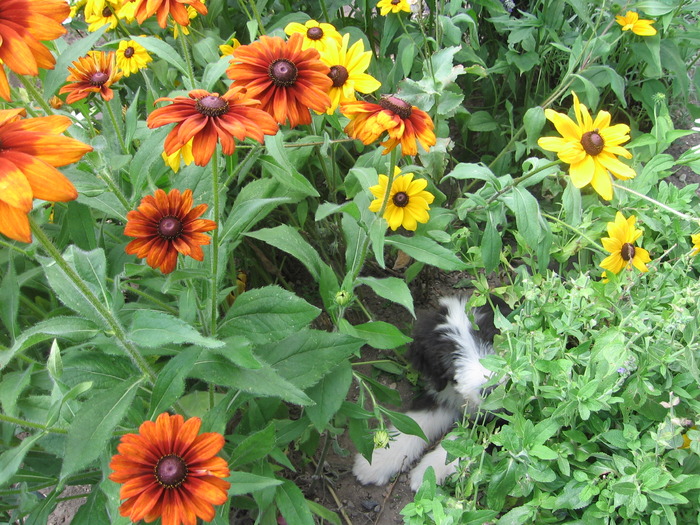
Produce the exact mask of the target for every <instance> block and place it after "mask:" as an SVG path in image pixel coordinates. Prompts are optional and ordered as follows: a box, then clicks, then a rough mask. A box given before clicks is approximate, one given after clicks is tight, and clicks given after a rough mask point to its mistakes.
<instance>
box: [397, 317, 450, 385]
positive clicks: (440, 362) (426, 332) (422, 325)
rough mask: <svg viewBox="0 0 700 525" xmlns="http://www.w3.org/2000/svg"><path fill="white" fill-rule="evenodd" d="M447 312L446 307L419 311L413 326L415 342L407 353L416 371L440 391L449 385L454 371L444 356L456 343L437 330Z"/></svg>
mask: <svg viewBox="0 0 700 525" xmlns="http://www.w3.org/2000/svg"><path fill="white" fill-rule="evenodd" d="M446 313H447V312H446V310H445V309H444V308H441V311H439V312H436V311H434V310H429V311H428V310H426V311H420V312H418V316H417V320H416V323H415V325H414V326H413V334H412V335H413V342H412V343H411V346H410V347H409V349H408V353H407V354H406V357H407V358H408V360H409V361H410V362H411V364H412V365H413V368H415V370H416V372H418V373H419V374H420V375H421V376H422V377H423V378H424V379H426V380H427V381H428V382H429V383H430V384H431V386H432V387H433V388H434V389H435V390H436V391H438V392H439V391H440V390H443V389H444V388H445V387H446V386H447V383H448V381H450V380H451V379H452V377H451V373H453V372H452V371H451V368H450V367H449V366H448V362H447V361H446V360H445V359H443V356H444V355H445V354H449V353H451V352H452V351H453V349H454V345H453V344H452V343H449V342H445V341H443V340H441V337H440V334H439V333H438V332H436V330H435V329H436V328H437V326H438V325H440V324H443V323H444V322H445V314H446Z"/></svg>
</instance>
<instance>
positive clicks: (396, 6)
mask: <svg viewBox="0 0 700 525" xmlns="http://www.w3.org/2000/svg"><path fill="white" fill-rule="evenodd" d="M377 7H378V8H379V14H380V15H382V16H386V15H388V14H389V13H400V12H401V11H404V12H406V13H410V12H411V6H410V5H409V4H408V0H380V2H379V3H378V4H377Z"/></svg>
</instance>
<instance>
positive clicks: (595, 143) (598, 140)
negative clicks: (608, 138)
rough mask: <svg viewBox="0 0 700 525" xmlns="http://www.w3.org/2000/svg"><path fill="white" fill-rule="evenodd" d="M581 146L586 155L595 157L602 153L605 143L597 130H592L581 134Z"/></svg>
mask: <svg viewBox="0 0 700 525" xmlns="http://www.w3.org/2000/svg"><path fill="white" fill-rule="evenodd" d="M581 145H582V146H583V149H584V150H585V151H586V153H588V154H589V155H592V156H594V157H595V156H596V155H598V154H599V153H600V152H601V151H603V148H604V147H605V141H604V140H603V137H601V136H600V133H598V130H597V129H594V130H593V131H587V132H586V133H584V134H583V136H582V137H581Z"/></svg>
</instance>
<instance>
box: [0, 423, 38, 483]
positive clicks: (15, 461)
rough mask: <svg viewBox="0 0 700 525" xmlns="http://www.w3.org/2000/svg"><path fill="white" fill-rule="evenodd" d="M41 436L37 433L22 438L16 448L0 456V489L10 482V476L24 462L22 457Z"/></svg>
mask: <svg viewBox="0 0 700 525" xmlns="http://www.w3.org/2000/svg"><path fill="white" fill-rule="evenodd" d="M42 436H44V433H43V432H37V433H36V434H34V435H33V436H29V437H26V438H24V439H23V440H22V442H21V443H20V444H19V445H17V446H16V447H14V448H10V449H8V450H6V451H5V452H3V453H2V454H0V487H3V486H5V485H7V484H8V483H10V482H12V476H14V475H15V473H16V472H17V470H19V467H20V466H21V465H22V462H23V461H24V456H26V455H27V452H29V450H30V449H31V448H32V445H34V443H35V442H36V440H38V439H39V438H40V437H42Z"/></svg>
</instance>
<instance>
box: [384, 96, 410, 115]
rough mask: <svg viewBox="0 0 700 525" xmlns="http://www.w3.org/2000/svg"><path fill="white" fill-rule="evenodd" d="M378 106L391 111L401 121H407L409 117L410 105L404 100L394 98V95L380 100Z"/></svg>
mask: <svg viewBox="0 0 700 525" xmlns="http://www.w3.org/2000/svg"><path fill="white" fill-rule="evenodd" d="M379 105H380V106H381V107H383V108H384V109H388V110H389V111H393V112H394V113H396V114H397V115H398V116H399V117H401V118H402V119H407V118H408V117H410V116H411V111H412V110H411V104H409V103H408V102H406V101H405V100H401V99H400V98H399V97H395V96H394V95H387V96H385V97H382V99H381V100H380V101H379Z"/></svg>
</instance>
